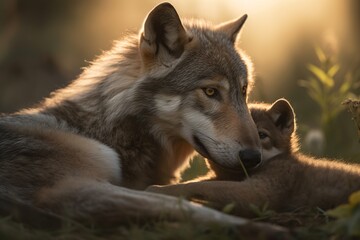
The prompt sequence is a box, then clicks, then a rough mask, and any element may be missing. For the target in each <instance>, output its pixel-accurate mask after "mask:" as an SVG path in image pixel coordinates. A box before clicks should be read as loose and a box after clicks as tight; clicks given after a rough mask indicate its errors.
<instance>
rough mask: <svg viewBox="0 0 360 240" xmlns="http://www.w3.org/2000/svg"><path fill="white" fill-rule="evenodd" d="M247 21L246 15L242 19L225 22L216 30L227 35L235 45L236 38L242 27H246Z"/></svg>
mask: <svg viewBox="0 0 360 240" xmlns="http://www.w3.org/2000/svg"><path fill="white" fill-rule="evenodd" d="M246 19H247V15H246V14H245V15H244V16H242V17H241V18H238V19H235V20H232V21H229V22H225V23H222V24H220V25H218V26H216V30H217V31H220V32H223V33H225V34H226V35H227V36H228V37H229V39H230V41H231V42H232V43H235V41H236V38H237V36H238V34H239V32H240V30H241V28H242V26H243V25H244V23H245V21H246Z"/></svg>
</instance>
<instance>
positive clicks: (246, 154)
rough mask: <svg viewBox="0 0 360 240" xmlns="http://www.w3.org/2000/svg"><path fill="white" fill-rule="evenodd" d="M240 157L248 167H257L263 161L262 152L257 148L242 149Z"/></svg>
mask: <svg viewBox="0 0 360 240" xmlns="http://www.w3.org/2000/svg"><path fill="white" fill-rule="evenodd" d="M239 157H240V160H241V161H242V163H243V164H244V166H245V168H246V169H252V168H255V167H257V166H258V165H259V164H260V163H261V153H260V152H259V151H257V150H253V149H245V150H241V151H240V152H239Z"/></svg>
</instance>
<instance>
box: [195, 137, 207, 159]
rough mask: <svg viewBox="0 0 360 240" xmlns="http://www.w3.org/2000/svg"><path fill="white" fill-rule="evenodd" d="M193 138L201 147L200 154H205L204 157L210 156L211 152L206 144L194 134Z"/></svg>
mask: <svg viewBox="0 0 360 240" xmlns="http://www.w3.org/2000/svg"><path fill="white" fill-rule="evenodd" d="M193 139H194V143H195V145H196V146H197V147H198V148H199V152H200V154H201V155H203V157H205V158H209V157H210V153H209V151H208V150H207V148H206V147H205V145H204V144H203V143H202V142H201V141H200V139H199V138H198V137H197V136H195V135H194V136H193Z"/></svg>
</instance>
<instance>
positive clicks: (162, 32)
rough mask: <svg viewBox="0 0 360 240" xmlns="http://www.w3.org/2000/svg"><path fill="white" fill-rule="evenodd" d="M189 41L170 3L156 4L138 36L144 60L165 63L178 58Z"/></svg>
mask: <svg viewBox="0 0 360 240" xmlns="http://www.w3.org/2000/svg"><path fill="white" fill-rule="evenodd" d="M189 41H190V37H189V36H188V35H187V33H186V31H185V29H184V27H183V25H182V23H181V20H180V18H179V15H178V14H177V12H176V10H175V8H174V7H173V6H172V5H171V4H170V3H162V4H159V5H158V6H156V7H155V8H154V9H153V10H152V11H151V12H150V13H149V14H148V16H147V18H146V20H145V23H144V25H143V30H142V32H141V37H140V51H141V55H142V57H143V58H145V59H144V61H146V60H147V61H152V60H158V61H160V62H161V63H163V64H165V65H167V63H168V62H169V61H171V60H174V59H176V58H179V57H180V56H181V54H182V53H183V52H184V48H185V45H186V43H188V42H189Z"/></svg>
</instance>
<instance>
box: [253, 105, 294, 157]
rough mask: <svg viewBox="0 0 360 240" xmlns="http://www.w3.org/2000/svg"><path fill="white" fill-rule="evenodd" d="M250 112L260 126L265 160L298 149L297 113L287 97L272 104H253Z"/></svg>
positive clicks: (258, 126) (259, 130)
mask: <svg viewBox="0 0 360 240" xmlns="http://www.w3.org/2000/svg"><path fill="white" fill-rule="evenodd" d="M250 112H251V115H252V117H253V119H254V122H255V124H256V126H257V128H258V132H259V137H260V141H261V146H262V154H263V160H264V161H267V160H269V159H271V158H273V157H275V156H277V155H279V154H282V153H285V154H289V153H292V152H295V151H297V137H296V136H295V128H296V123H295V113H294V110H293V108H292V106H291V105H290V103H289V102H288V101H287V100H286V99H279V100H277V101H276V102H274V103H273V104H272V105H267V104H251V105H250Z"/></svg>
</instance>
